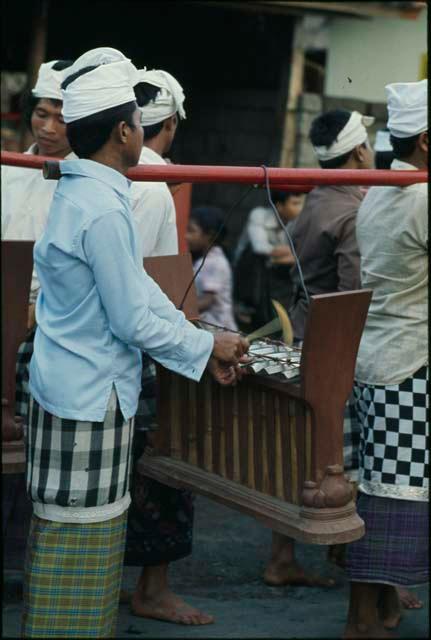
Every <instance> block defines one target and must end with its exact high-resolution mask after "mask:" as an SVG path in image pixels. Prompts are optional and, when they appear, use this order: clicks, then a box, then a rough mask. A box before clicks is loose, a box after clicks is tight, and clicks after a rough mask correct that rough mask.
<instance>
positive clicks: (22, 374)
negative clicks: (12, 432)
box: [15, 328, 36, 422]
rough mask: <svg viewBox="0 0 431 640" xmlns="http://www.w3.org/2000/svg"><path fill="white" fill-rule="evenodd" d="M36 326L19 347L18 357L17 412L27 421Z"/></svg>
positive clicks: (16, 369) (16, 370)
mask: <svg viewBox="0 0 431 640" xmlns="http://www.w3.org/2000/svg"><path fill="white" fill-rule="evenodd" d="M35 333H36V328H34V329H32V330H31V331H30V332H29V333H28V334H27V336H26V339H25V340H24V342H22V343H21V344H20V346H19V348H18V353H17V358H16V368H15V374H16V378H15V380H16V391H15V413H16V415H17V416H22V417H23V418H24V421H25V422H27V418H28V403H29V399H30V391H29V387H28V381H29V377H30V376H29V370H28V368H29V365H30V360H31V356H32V355H33V345H34V335H35Z"/></svg>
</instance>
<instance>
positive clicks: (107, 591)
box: [21, 513, 127, 638]
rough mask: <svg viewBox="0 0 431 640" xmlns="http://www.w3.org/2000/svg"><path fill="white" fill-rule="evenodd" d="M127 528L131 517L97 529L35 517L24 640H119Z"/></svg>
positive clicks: (93, 525) (26, 580)
mask: <svg viewBox="0 0 431 640" xmlns="http://www.w3.org/2000/svg"><path fill="white" fill-rule="evenodd" d="M126 524H127V514H126V513H123V514H122V515H121V516H118V517H117V518H113V519H112V520H107V521H105V522H96V523H91V524H64V523H62V522H51V521H49V520H42V519H40V518H38V517H37V516H33V518H32V522H31V528H30V535H29V540H28V546H27V558H26V567H25V574H24V608H23V617H22V629H21V637H24V638H52V637H55V638H109V637H111V638H112V637H114V638H115V637H118V636H117V635H116V621H117V613H118V602H119V596H120V586H121V577H122V569H123V554H124V543H125V538H126Z"/></svg>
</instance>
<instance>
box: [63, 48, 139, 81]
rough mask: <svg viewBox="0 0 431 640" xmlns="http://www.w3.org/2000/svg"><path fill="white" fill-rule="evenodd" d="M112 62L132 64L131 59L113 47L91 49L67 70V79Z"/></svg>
mask: <svg viewBox="0 0 431 640" xmlns="http://www.w3.org/2000/svg"><path fill="white" fill-rule="evenodd" d="M111 62H130V58H127V57H126V56H125V55H124V53H121V51H118V49H113V48H112V47H97V48H96V49H90V51H86V52H85V53H83V54H82V56H79V58H77V59H76V60H75V62H74V63H73V65H72V66H70V67H69V68H68V69H66V72H65V77H67V76H71V75H72V74H73V73H76V72H77V71H79V70H80V69H84V68H85V67H93V66H96V67H98V66H99V64H110V63H111Z"/></svg>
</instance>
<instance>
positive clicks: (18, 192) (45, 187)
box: [1, 144, 76, 303]
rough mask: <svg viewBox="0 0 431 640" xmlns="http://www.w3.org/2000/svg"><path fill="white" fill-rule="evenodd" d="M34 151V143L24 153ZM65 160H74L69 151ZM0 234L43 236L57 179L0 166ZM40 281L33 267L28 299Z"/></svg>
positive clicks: (28, 237) (12, 237)
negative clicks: (0, 213) (48, 178)
mask: <svg viewBox="0 0 431 640" xmlns="http://www.w3.org/2000/svg"><path fill="white" fill-rule="evenodd" d="M25 153H28V154H35V153H37V146H36V145H35V144H33V145H31V147H30V148H29V149H28V150H27V151H26V152H25ZM66 159H68V160H69V159H70V160H71V159H76V155H75V154H74V153H73V152H71V153H69V155H68V156H66ZM1 187H2V189H1V210H2V215H1V235H2V239H3V240H33V241H35V242H36V241H37V240H39V239H40V238H41V237H42V234H43V232H44V230H45V227H46V222H47V220H48V212H49V208H50V206H51V200H52V196H53V195H54V191H55V189H56V187H57V180H45V178H44V177H43V174H42V171H41V170H40V169H27V168H25V167H11V166H7V165H2V168H1ZM39 288H40V284H39V281H38V278H37V275H36V271H35V270H33V275H32V280H31V289H30V302H31V303H32V302H34V301H35V300H36V296H37V293H38V291H39Z"/></svg>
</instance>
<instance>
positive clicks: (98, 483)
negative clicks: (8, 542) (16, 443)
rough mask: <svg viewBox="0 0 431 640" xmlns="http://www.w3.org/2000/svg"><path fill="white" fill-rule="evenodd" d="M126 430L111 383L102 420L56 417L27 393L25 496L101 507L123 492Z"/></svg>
mask: <svg viewBox="0 0 431 640" xmlns="http://www.w3.org/2000/svg"><path fill="white" fill-rule="evenodd" d="M132 435H133V420H127V421H125V420H124V418H123V415H122V413H121V407H120V403H119V401H118V398H117V394H116V392H115V390H114V389H113V390H112V392H111V397H110V399H109V401H108V407H107V410H106V414H105V419H104V421H103V422H90V421H82V420H71V419H68V418H59V417H58V416H54V415H52V414H51V413H49V412H48V411H45V409H44V408H43V407H42V406H41V405H40V404H39V403H38V402H37V401H36V399H35V398H33V397H32V396H30V405H29V423H28V436H27V439H26V457H27V473H26V482H27V492H28V494H29V496H30V498H31V499H32V500H33V502H34V503H44V504H45V505H51V506H57V507H64V508H69V507H74V508H89V507H103V506H105V507H106V506H107V505H112V504H113V503H115V502H117V501H119V500H121V499H122V498H125V497H126V496H127V495H128V492H129V481H130V475H131V460H132ZM35 508H36V507H35ZM39 515H42V514H40V513H39Z"/></svg>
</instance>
